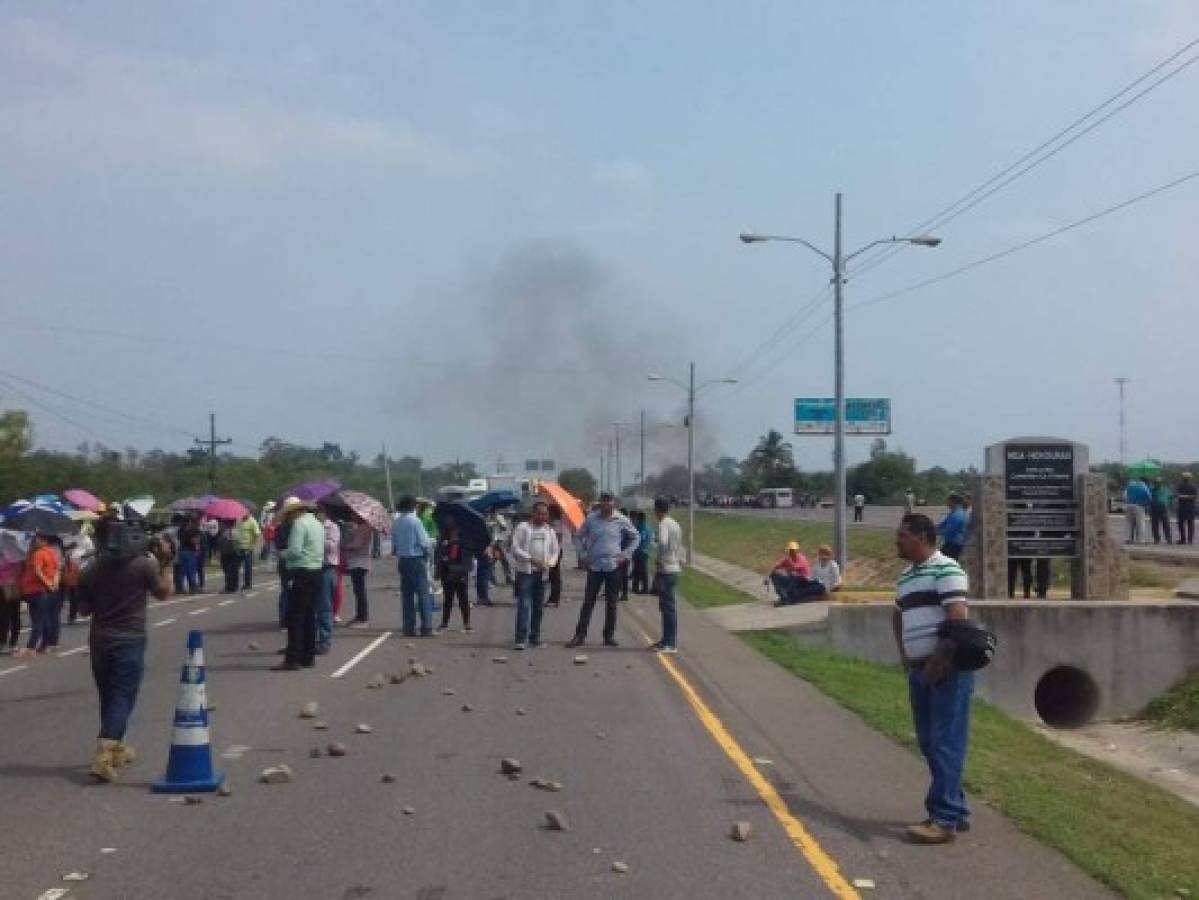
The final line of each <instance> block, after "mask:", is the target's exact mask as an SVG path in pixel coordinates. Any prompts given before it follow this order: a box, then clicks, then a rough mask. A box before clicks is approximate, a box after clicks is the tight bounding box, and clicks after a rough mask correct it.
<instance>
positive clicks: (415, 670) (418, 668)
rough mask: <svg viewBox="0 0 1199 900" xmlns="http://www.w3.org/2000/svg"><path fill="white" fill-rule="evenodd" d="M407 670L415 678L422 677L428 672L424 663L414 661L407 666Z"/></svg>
mask: <svg viewBox="0 0 1199 900" xmlns="http://www.w3.org/2000/svg"><path fill="white" fill-rule="evenodd" d="M408 672H409V674H411V675H415V676H416V677H417V678H424V677H425V676H426V675H428V674H429V668H428V666H426V665H425V664H424V663H419V662H414V663H412V664H411V665H410V666H409V667H408Z"/></svg>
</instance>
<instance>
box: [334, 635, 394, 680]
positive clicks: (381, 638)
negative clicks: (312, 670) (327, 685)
mask: <svg viewBox="0 0 1199 900" xmlns="http://www.w3.org/2000/svg"><path fill="white" fill-rule="evenodd" d="M391 634H392V633H391V632H390V631H385V632H383V633H382V634H381V635H379V636H378V637H377V638H375V639H374V640H373V641H371V642H370V643H369V644H367V645H366V647H364V648H363V649H362V650H361V651H359V652H358V654H357V655H356V656H355V657H354V658H353V659H351V660H350V661H349V662H348V663H346V664H345V665H344V666H342V667H341V668H340V669H338V670H337V671H336V672H334V673H333V674H332V675H330V676H329V677H330V678H341V677H342V676H343V675H345V674H346V672H348V671H350V669H352V668H354V666H356V665H358V663H360V662H362V661H363V660H364V659H366V657H367V656H369V655H370V654H371V653H373V652H374V650H375V648H376V647H378V646H379V645H380V644H382V643H383V642H384V641H385V640H387V639H388V638H389V637H391Z"/></svg>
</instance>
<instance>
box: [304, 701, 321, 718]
mask: <svg viewBox="0 0 1199 900" xmlns="http://www.w3.org/2000/svg"><path fill="white" fill-rule="evenodd" d="M318 712H320V705H319V704H318V703H317V702H316V701H315V700H309V701H308V702H307V703H305V704H304V705H303V706H301V707H300V718H301V719H315V718H316V714H317V713H318Z"/></svg>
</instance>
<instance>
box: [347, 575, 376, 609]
mask: <svg viewBox="0 0 1199 900" xmlns="http://www.w3.org/2000/svg"><path fill="white" fill-rule="evenodd" d="M350 584H352V585H353V586H354V621H355V622H367V621H369V620H370V617H371V607H370V598H368V597H367V595H366V569H350Z"/></svg>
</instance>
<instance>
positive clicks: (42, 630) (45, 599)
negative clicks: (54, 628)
mask: <svg viewBox="0 0 1199 900" xmlns="http://www.w3.org/2000/svg"><path fill="white" fill-rule="evenodd" d="M25 602H26V603H28V604H29V642H28V643H26V644H25V647H26V649H28V650H44V649H46V647H47V646H48V645H49V644H50V632H49V627H50V593H49V592H48V591H43V592H42V593H40V594H30V595H29V596H28V597H26V598H25Z"/></svg>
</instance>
